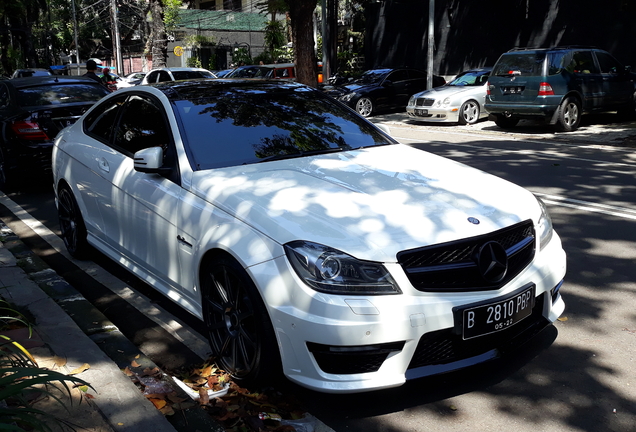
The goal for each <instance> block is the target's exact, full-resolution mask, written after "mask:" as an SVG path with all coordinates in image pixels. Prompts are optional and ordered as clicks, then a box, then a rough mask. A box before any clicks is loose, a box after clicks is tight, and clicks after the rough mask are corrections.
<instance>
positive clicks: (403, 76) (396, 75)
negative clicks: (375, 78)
mask: <svg viewBox="0 0 636 432" xmlns="http://www.w3.org/2000/svg"><path fill="white" fill-rule="evenodd" d="M386 79H388V80H389V81H392V82H398V81H406V80H407V79H409V73H408V72H407V71H405V70H400V71H395V72H391V73H390V74H389V76H388V77H387V78H386Z"/></svg>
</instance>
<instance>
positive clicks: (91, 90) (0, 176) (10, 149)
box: [0, 76, 109, 188]
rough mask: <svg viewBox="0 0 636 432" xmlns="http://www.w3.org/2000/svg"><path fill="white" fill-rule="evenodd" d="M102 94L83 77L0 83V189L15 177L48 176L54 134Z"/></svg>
mask: <svg viewBox="0 0 636 432" xmlns="http://www.w3.org/2000/svg"><path fill="white" fill-rule="evenodd" d="M107 94H109V92H108V90H107V89H106V87H104V86H102V85H101V84H99V83H97V82H95V81H93V80H92V79H90V78H85V77H63V76H45V77H31V78H13V79H10V80H2V81H0V188H3V187H4V186H5V183H6V182H7V181H10V180H11V179H12V178H13V176H14V175H17V174H18V173H20V174H23V175H25V176H28V177H33V176H35V175H38V174H42V173H50V171H51V149H52V148H53V139H54V138H55V136H56V135H57V133H58V132H59V131H60V130H62V129H63V128H65V127H66V126H69V125H71V124H73V123H75V121H76V120H77V119H78V118H79V117H80V116H81V115H82V114H84V112H86V110H88V108H90V107H91V106H92V105H93V104H94V103H95V102H97V101H98V100H99V99H101V98H102V97H103V96H105V95H107Z"/></svg>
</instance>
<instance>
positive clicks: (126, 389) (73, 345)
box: [0, 222, 224, 432]
mask: <svg viewBox="0 0 636 432" xmlns="http://www.w3.org/2000/svg"><path fill="white" fill-rule="evenodd" d="M0 295H2V297H4V298H5V299H6V300H7V301H9V302H11V303H13V304H14V305H16V306H18V307H23V308H25V309H27V310H28V311H29V312H30V313H31V314H32V315H33V317H34V319H35V331H36V332H37V334H38V335H39V336H40V338H41V339H42V341H43V342H44V344H46V345H47V346H48V347H49V348H50V350H51V351H52V352H53V353H54V355H56V356H57V357H61V358H64V359H66V367H67V368H68V370H73V369H76V368H78V367H80V366H82V365H84V364H88V365H90V368H89V369H87V370H85V371H84V372H82V373H80V374H78V375H76V376H77V377H78V378H81V379H83V380H85V381H87V382H89V383H90V384H91V386H92V387H93V389H91V390H89V392H88V393H89V394H90V395H91V397H90V398H85V399H86V401H87V402H88V403H89V404H90V405H91V406H92V407H93V408H94V409H95V410H97V411H98V412H99V414H100V415H101V417H103V419H104V420H105V422H106V423H107V424H108V425H109V426H110V428H112V430H113V431H115V432H147V431H148V430H152V431H153V432H188V431H196V430H208V431H219V432H222V431H223V430H224V429H223V428H222V427H221V426H220V425H219V424H218V423H216V422H215V421H214V420H213V419H212V418H211V417H210V416H208V415H207V413H205V412H204V411H203V409H201V408H199V407H198V406H197V407H195V408H189V409H184V410H181V411H179V412H178V414H176V415H173V416H170V421H169V420H168V417H165V416H164V415H163V414H162V413H161V412H160V411H159V410H158V409H157V408H155V406H154V405H153V404H152V402H150V401H149V400H148V399H147V398H146V397H145V396H144V395H143V394H142V392H141V390H140V389H139V388H138V387H137V386H136V385H135V383H134V382H133V381H132V380H131V379H130V378H129V377H128V376H126V375H125V374H124V373H123V372H122V369H123V368H125V367H129V369H131V370H133V372H139V373H141V371H143V370H144V369H146V368H150V369H153V368H156V367H157V366H156V365H155V364H154V363H153V362H152V361H151V360H150V359H148V358H147V357H146V356H145V355H144V354H142V353H141V352H140V351H139V350H138V349H137V347H136V346H135V345H134V344H133V343H132V342H130V341H129V340H128V339H127V338H126V337H125V336H124V335H123V334H122V333H121V332H120V331H119V330H118V329H117V327H116V326H115V325H113V324H112V323H111V322H110V321H109V320H108V319H107V318H106V317H105V316H104V315H103V314H102V313H101V312H100V311H99V310H97V309H96V308H95V307H94V306H93V305H92V304H91V303H90V302H88V301H87V300H86V299H85V298H84V297H83V296H82V295H81V294H80V293H79V292H78V291H77V290H75V288H73V287H72V286H71V285H69V284H68V283H67V282H66V281H65V280H64V279H63V278H61V277H60V276H59V275H57V273H56V272H55V271H53V270H52V269H50V268H49V267H48V265H47V264H46V263H44V261H42V259H41V258H39V257H38V256H37V255H35V254H34V253H33V252H32V251H31V250H30V249H29V248H27V247H26V245H24V243H22V241H20V240H19V239H18V237H17V236H16V235H15V234H14V233H13V232H12V231H11V230H10V229H9V228H8V227H7V226H6V225H5V224H4V223H2V222H0ZM133 361H134V362H135V364H137V365H138V367H135V368H133V367H131V366H130V365H131V364H132V363H133ZM67 373H68V372H67ZM162 381H164V382H166V383H167V384H169V385H171V386H172V387H174V388H175V391H176V392H177V394H178V396H179V397H181V396H183V398H184V399H187V400H189V399H190V398H189V396H187V395H186V394H185V392H184V391H183V390H182V389H180V388H179V387H178V386H177V385H176V384H175V383H174V382H173V381H172V379H170V378H169V377H168V376H166V375H165V374H164V376H163V379H162ZM181 414H182V415H181Z"/></svg>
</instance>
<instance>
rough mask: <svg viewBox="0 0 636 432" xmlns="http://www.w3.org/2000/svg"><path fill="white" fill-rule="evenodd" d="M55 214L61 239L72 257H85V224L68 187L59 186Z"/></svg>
mask: <svg viewBox="0 0 636 432" xmlns="http://www.w3.org/2000/svg"><path fill="white" fill-rule="evenodd" d="M57 201H58V202H57V215H58V218H59V221H60V231H61V232H62V240H64V245H65V246H66V249H67V250H68V253H70V254H71V256H72V257H74V258H77V259H87V258H88V257H87V254H88V252H89V251H90V245H89V244H88V241H87V240H86V237H87V233H86V225H85V224H84V219H83V218H82V213H81V212H80V209H79V207H78V205H77V201H76V200H75V197H74V196H73V192H71V190H70V189H69V188H68V187H65V186H63V187H61V188H60V190H59V192H58V197H57Z"/></svg>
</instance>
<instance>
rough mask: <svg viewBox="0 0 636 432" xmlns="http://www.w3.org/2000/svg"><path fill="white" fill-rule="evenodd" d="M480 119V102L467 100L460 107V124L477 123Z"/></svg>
mask: <svg viewBox="0 0 636 432" xmlns="http://www.w3.org/2000/svg"><path fill="white" fill-rule="evenodd" d="M477 120H479V104H478V103H477V102H476V101H474V100H470V101H466V102H464V103H463V104H462V106H461V108H460V109H459V124H463V125H465V124H475V123H477Z"/></svg>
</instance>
